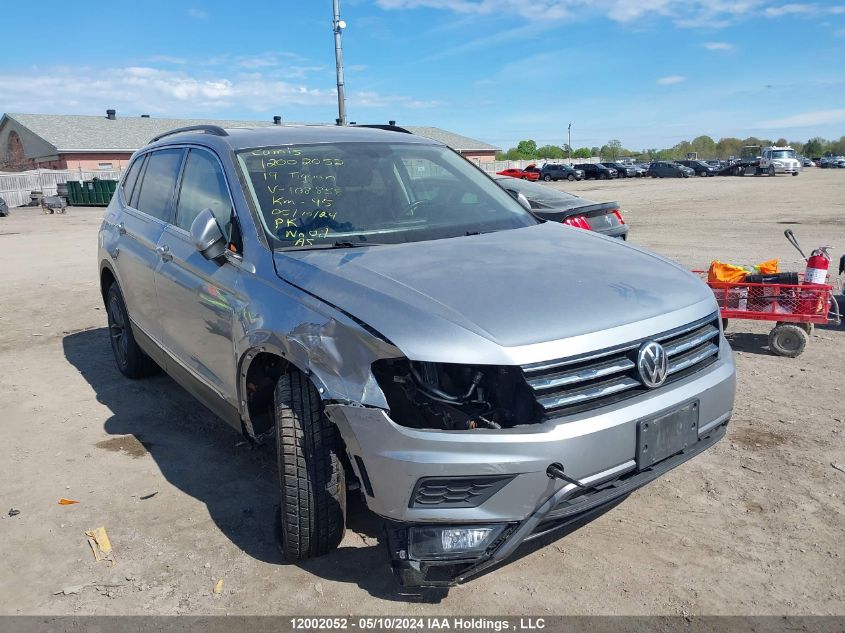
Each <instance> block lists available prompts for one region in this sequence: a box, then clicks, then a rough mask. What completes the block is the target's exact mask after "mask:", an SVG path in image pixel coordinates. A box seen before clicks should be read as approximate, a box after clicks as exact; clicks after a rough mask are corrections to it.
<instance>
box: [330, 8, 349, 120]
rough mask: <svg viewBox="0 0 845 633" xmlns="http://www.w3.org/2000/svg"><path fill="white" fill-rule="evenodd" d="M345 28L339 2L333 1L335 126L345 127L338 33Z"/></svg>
mask: <svg viewBox="0 0 845 633" xmlns="http://www.w3.org/2000/svg"><path fill="white" fill-rule="evenodd" d="M345 28H346V22H344V21H343V20H341V19H340V6H339V0H334V20H333V21H332V30H333V31H334V58H335V62H336V63H337V124H338V125H346V93H345V90H344V88H345V85H344V82H343V45H342V44H341V41H340V33H341V31H343V29H345Z"/></svg>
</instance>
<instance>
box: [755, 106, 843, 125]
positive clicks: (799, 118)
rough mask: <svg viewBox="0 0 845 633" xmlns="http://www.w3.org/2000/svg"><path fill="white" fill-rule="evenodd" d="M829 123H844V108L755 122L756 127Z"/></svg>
mask: <svg viewBox="0 0 845 633" xmlns="http://www.w3.org/2000/svg"><path fill="white" fill-rule="evenodd" d="M830 123H845V109H841V108H840V109H837V110H817V111H815V112H804V113H802V114H795V115H792V116H788V117H784V118H782V119H771V120H769V121H762V122H760V123H758V124H757V127H758V128H764V129H769V128H780V129H783V128H793V127H815V126H818V125H826V124H830Z"/></svg>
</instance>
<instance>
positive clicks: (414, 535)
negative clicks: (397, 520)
mask: <svg viewBox="0 0 845 633" xmlns="http://www.w3.org/2000/svg"><path fill="white" fill-rule="evenodd" d="M505 527H506V526H505V525H504V524H498V525H424V526H416V527H412V528H411V530H410V547H409V549H410V554H411V558H413V559H416V560H440V559H449V558H477V557H479V556H481V555H482V554H484V553H485V552H486V551H487V549H488V548H489V547H490V545H492V544H493V543H494V542H495V541H496V539H497V538H498V537H499V535H500V534H501V533H502V531H503V530H504V529H505Z"/></svg>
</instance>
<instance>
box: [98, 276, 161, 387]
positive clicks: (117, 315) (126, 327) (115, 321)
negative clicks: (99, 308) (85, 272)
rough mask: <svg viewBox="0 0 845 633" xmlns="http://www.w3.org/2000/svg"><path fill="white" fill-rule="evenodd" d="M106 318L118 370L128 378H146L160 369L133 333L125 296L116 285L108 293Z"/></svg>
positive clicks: (110, 287)
mask: <svg viewBox="0 0 845 633" xmlns="http://www.w3.org/2000/svg"><path fill="white" fill-rule="evenodd" d="M106 318H107V319H108V324H109V338H110V339H111V349H112V352H113V353H114V360H115V362H116V363H117V368H118V369H119V370H120V373H122V374H123V375H124V376H126V377H127V378H144V377H146V376H149V375H151V374H154V373H155V372H156V370H157V369H158V365H156V364H155V362H154V361H153V359H152V358H150V357H149V356H147V355H146V354H145V353H144V350H142V349H141V348H140V347H139V346H138V343H137V342H136V341H135V336H134V334H133V333H132V323H131V322H130V320H129V313H128V312H127V311H126V304H125V303H124V302H123V295H122V294H121V292H120V288H118V287H117V284H116V283H113V284H112V285H111V286H109V289H108V292H107V293H106Z"/></svg>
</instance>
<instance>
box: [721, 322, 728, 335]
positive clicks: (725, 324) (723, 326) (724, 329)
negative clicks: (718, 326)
mask: <svg viewBox="0 0 845 633" xmlns="http://www.w3.org/2000/svg"><path fill="white" fill-rule="evenodd" d="M727 329H728V319H722V331H723V332H725V331H727Z"/></svg>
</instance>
